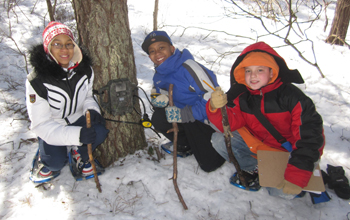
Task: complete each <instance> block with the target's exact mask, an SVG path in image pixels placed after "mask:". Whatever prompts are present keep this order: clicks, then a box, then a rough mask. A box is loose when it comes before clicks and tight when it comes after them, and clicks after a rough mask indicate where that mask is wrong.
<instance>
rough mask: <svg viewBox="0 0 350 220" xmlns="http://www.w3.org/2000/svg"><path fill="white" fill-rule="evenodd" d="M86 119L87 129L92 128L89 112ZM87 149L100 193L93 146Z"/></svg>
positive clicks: (88, 146) (89, 145)
mask: <svg viewBox="0 0 350 220" xmlns="http://www.w3.org/2000/svg"><path fill="white" fill-rule="evenodd" d="M85 117H86V127H87V128H91V118H90V112H89V111H86V115H85ZM87 148H88V154H89V160H90V163H91V166H92V169H93V170H94V178H95V183H96V188H97V189H98V191H99V192H102V190H101V185H100V181H99V180H98V176H97V171H96V165H95V161H94V158H93V156H92V145H91V144H88V145H87Z"/></svg>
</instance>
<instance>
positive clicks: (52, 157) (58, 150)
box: [38, 116, 109, 171]
mask: <svg viewBox="0 0 350 220" xmlns="http://www.w3.org/2000/svg"><path fill="white" fill-rule="evenodd" d="M67 126H86V119H85V116H81V117H80V118H79V119H78V120H77V121H75V122H74V123H72V124H69V125H67ZM92 127H94V128H95V131H96V139H95V142H93V143H92V151H94V150H95V149H96V147H97V146H98V145H100V144H101V143H102V142H103V141H104V140H105V139H106V138H107V134H108V133H109V130H108V129H107V128H106V127H105V126H104V125H102V124H94V125H92ZM38 139H39V152H40V157H41V162H42V163H43V164H44V165H45V166H46V167H47V168H49V169H50V170H51V171H59V170H61V169H62V168H63V167H64V166H65V165H66V163H67V161H68V155H67V146H55V145H50V144H47V143H46V142H45V141H44V140H42V139H41V138H40V137H38ZM78 149H79V152H80V156H81V159H82V160H83V161H87V160H88V159H89V154H88V149H87V145H86V144H83V145H82V146H78Z"/></svg>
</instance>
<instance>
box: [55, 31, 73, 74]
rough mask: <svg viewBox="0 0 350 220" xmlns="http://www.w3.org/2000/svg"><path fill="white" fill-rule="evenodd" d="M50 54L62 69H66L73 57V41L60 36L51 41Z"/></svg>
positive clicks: (63, 35)
mask: <svg viewBox="0 0 350 220" xmlns="http://www.w3.org/2000/svg"><path fill="white" fill-rule="evenodd" d="M62 46H63V47H62ZM60 47H62V48H61V49H60ZM67 48H68V49H67ZM50 52H51V54H52V56H54V57H55V59H56V60H57V62H58V63H59V64H60V65H61V66H62V67H64V68H68V65H69V61H70V60H71V59H72V57H73V55H74V44H73V41H72V40H71V39H70V37H68V36H67V35H65V34H60V35H58V36H57V37H55V38H54V39H53V40H52V42H51V48H50Z"/></svg>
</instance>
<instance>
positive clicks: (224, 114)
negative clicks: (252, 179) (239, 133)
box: [221, 106, 247, 187]
mask: <svg viewBox="0 0 350 220" xmlns="http://www.w3.org/2000/svg"><path fill="white" fill-rule="evenodd" d="M221 115H222V126H223V127H224V136H225V144H226V149H227V153H228V156H229V159H230V162H232V163H233V165H234V166H235V168H236V170H237V173H238V177H239V180H240V181H241V184H242V185H243V186H244V187H247V181H246V180H245V178H244V176H243V172H242V170H241V167H240V166H239V163H238V161H237V159H236V157H235V155H234V154H233V152H232V147H231V136H232V134H231V129H230V123H229V122H228V116H227V110H226V106H223V107H221Z"/></svg>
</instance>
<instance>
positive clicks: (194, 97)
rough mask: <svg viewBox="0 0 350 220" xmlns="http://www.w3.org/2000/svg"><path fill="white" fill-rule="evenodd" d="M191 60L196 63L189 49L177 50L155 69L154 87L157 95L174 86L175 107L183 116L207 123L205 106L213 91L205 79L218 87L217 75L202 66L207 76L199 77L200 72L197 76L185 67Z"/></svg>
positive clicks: (196, 73)
mask: <svg viewBox="0 0 350 220" xmlns="http://www.w3.org/2000/svg"><path fill="white" fill-rule="evenodd" d="M189 59H190V60H193V61H194V58H193V56H192V54H191V53H190V52H189V51H188V50H187V49H184V50H183V51H182V52H181V51H179V50H178V49H176V50H175V52H174V54H173V55H172V56H170V57H169V58H168V59H167V60H166V61H164V62H163V63H162V64H161V65H159V66H158V67H156V68H155V69H156V73H155V74H154V76H153V83H154V87H155V89H156V92H157V93H161V90H166V91H168V90H169V85H170V84H173V85H174V89H173V100H174V105H175V106H176V107H178V108H180V109H181V115H182V114H183V112H184V111H186V114H187V115H192V116H193V118H194V119H195V120H198V121H201V122H205V121H206V120H207V119H208V118H207V114H206V111H205V105H206V103H207V101H208V99H209V98H210V95H211V93H212V92H213V91H212V89H211V88H210V87H209V86H207V85H206V84H205V83H204V82H203V79H206V80H205V81H206V82H207V83H209V84H211V87H217V86H218V83H217V80H216V76H215V74H214V73H213V72H212V71H211V70H209V69H207V68H205V67H204V66H202V65H200V64H199V65H200V67H201V69H202V70H204V72H203V71H202V72H203V73H204V74H203V75H205V76H203V75H202V76H199V72H198V71H196V72H195V74H194V73H193V72H192V73H190V72H189V71H188V70H187V69H186V68H185V66H184V65H186V64H184V62H185V61H187V60H189ZM193 121H194V120H193Z"/></svg>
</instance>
